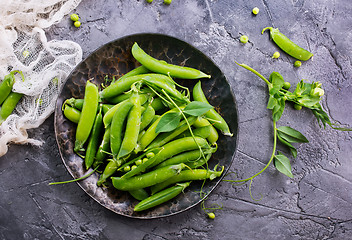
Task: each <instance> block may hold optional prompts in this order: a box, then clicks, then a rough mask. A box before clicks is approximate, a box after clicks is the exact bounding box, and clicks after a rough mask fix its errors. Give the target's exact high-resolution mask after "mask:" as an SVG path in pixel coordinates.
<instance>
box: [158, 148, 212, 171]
mask: <svg viewBox="0 0 352 240" xmlns="http://www.w3.org/2000/svg"><path fill="white" fill-rule="evenodd" d="M216 150H217V148H209V149H206V150H203V153H204V154H205V155H206V159H205V160H204V159H203V157H202V155H201V152H200V150H199V149H196V150H192V151H187V152H183V153H180V154H178V155H176V156H173V157H172V158H169V159H167V160H165V161H164V162H162V163H160V164H159V165H157V166H156V168H160V167H165V166H168V165H174V164H179V163H184V164H187V166H189V167H190V168H196V167H199V166H202V165H203V164H204V163H205V162H206V161H208V160H209V159H210V157H211V154H212V153H214V152H215V151H216Z"/></svg>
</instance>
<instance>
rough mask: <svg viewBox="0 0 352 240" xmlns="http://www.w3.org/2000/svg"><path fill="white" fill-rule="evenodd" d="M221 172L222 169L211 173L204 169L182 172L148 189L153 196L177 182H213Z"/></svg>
mask: <svg viewBox="0 0 352 240" xmlns="http://www.w3.org/2000/svg"><path fill="white" fill-rule="evenodd" d="M223 171H224V167H222V168H221V170H220V171H211V170H206V169H193V170H182V171H181V172H180V174H178V175H175V176H173V177H171V178H169V179H167V180H166V181H164V182H162V183H158V184H155V185H154V186H152V187H151V188H150V189H151V192H152V194H155V193H156V192H159V191H160V190H162V189H164V188H166V187H168V186H170V185H172V184H175V183H179V182H187V181H199V180H205V179H210V180H213V179H214V178H217V177H220V176H221V174H222V173H223Z"/></svg>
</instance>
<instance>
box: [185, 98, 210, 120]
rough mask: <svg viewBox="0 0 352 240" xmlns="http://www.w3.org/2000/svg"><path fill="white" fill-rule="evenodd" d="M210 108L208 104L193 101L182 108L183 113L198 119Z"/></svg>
mask: <svg viewBox="0 0 352 240" xmlns="http://www.w3.org/2000/svg"><path fill="white" fill-rule="evenodd" d="M212 108H213V106H212V105H210V104H209V103H205V102H198V101H193V102H190V103H189V104H188V105H187V106H186V107H185V108H184V110H183V112H184V113H186V114H188V115H191V116H196V117H199V116H202V115H203V114H205V113H206V112H208V111H209V110H210V109H212Z"/></svg>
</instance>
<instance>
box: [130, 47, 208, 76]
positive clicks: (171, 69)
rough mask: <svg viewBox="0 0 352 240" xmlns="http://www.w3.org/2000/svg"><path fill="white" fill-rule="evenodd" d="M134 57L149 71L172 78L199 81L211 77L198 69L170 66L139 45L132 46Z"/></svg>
mask: <svg viewBox="0 0 352 240" xmlns="http://www.w3.org/2000/svg"><path fill="white" fill-rule="evenodd" d="M132 55H133V57H134V58H135V59H136V60H137V61H138V62H140V63H141V64H142V65H143V66H145V67H146V68H148V69H149V70H151V71H153V72H157V73H161V74H165V75H170V76H171V77H176V78H184V79H198V78H210V77H211V76H210V75H208V74H205V73H203V72H201V71H199V70H197V69H194V68H190V67H181V66H177V65H173V64H168V63H166V62H165V61H160V60H157V59H155V58H153V57H151V56H150V55H148V54H147V53H146V52H144V51H143V49H141V48H140V47H139V46H138V44H137V43H134V44H133V46H132Z"/></svg>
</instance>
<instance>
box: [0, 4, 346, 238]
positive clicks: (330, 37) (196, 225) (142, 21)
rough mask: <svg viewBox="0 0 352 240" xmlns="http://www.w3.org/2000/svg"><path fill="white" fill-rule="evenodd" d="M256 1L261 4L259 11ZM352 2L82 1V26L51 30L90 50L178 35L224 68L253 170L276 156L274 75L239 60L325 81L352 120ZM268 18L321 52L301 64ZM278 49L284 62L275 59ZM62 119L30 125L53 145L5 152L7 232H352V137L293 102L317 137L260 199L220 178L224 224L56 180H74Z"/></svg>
mask: <svg viewBox="0 0 352 240" xmlns="http://www.w3.org/2000/svg"><path fill="white" fill-rule="evenodd" d="M253 7H259V9H260V13H259V14H258V15H257V16H254V15H252V14H251V10H252V9H253ZM351 10H352V4H351V2H350V1H349V0H333V1H331V0H329V1H328V0H316V1H305V0H261V1H259V0H246V1H245V0H173V2H172V4H171V5H170V6H166V5H164V4H163V3H162V0H154V2H153V3H152V4H147V3H146V2H145V1H144V0H130V1H127V0H83V1H82V2H81V4H80V5H79V6H78V7H77V9H76V12H77V13H78V14H79V15H80V17H81V20H82V26H81V27H80V28H78V29H76V28H75V27H73V26H72V22H71V21H70V20H69V17H66V18H65V19H64V20H62V22H60V23H59V24H57V25H55V26H53V27H51V28H50V29H47V36H48V38H49V39H68V40H73V41H75V42H78V43H79V44H81V46H82V48H83V52H84V57H86V56H88V55H89V54H90V53H91V52H92V51H93V50H94V49H96V48H98V47H100V46H101V45H103V44H104V43H107V42H109V41H111V40H114V39H116V38H119V37H122V36H126V35H129V34H133V33H141V32H151V33H164V34H168V35H171V36H174V37H177V38H180V39H182V40H185V41H186V42H188V43H190V44H192V45H194V46H195V47H197V48H198V49H199V50H201V51H202V52H204V53H205V54H206V55H208V56H209V57H210V58H211V59H212V60H213V61H214V62H215V63H216V64H217V65H218V66H219V67H220V68H221V70H222V71H223V72H224V74H225V75H226V77H227V79H228V81H229V83H230V85H231V88H232V91H233V92H234V94H235V96H236V98H237V103H238V109H239V145H238V149H237V153H236V156H235V159H234V162H233V166H232V170H234V171H236V172H237V173H238V174H239V177H248V176H250V175H252V174H253V173H255V172H257V171H259V170H260V169H261V168H262V167H263V166H264V165H265V164H266V162H267V161H268V158H269V156H270V153H271V148H272V129H271V118H270V115H271V113H270V112H269V111H268V110H267V109H266V101H267V98H268V95H267V93H266V86H265V83H264V82H262V81H261V80H260V79H259V78H257V77H256V76H254V75H253V74H251V73H250V72H248V71H246V70H244V69H242V68H240V67H238V66H236V65H235V64H234V61H235V60H236V61H238V62H240V63H246V64H248V65H250V66H252V67H254V68H255V69H257V70H258V71H259V72H261V73H262V74H263V75H264V76H268V75H269V74H270V73H271V72H272V71H278V72H280V73H281V74H282V75H283V77H284V78H285V80H286V81H289V82H291V84H292V85H293V86H295V85H296V83H297V82H298V81H299V80H300V79H307V80H309V81H320V82H322V83H323V87H324V89H325V92H326V95H325V97H324V99H323V102H322V103H323V106H324V108H325V109H326V110H327V112H328V113H329V115H330V116H331V118H333V119H334V120H336V121H337V122H338V123H340V124H342V125H343V126H352V104H351V101H352V94H351V92H352V86H351V76H352V68H351V52H352V15H351V14H350V13H351ZM267 26H274V27H278V28H279V29H280V30H281V31H282V32H283V33H285V35H287V36H289V37H290V38H291V39H292V40H293V41H294V42H296V43H299V45H301V46H302V47H304V48H306V49H308V50H310V51H311V52H313V53H314V57H313V59H311V60H309V61H307V62H305V63H303V65H302V67H301V68H298V69H297V68H294V67H293V62H294V61H295V60H294V59H293V58H291V57H289V56H287V55H286V54H284V53H282V52H281V51H280V50H279V49H278V48H277V46H276V45H275V44H274V43H273V42H272V41H270V40H269V37H268V33H266V34H264V35H261V34H260V32H261V29H262V28H264V27H267ZM243 34H245V35H247V36H248V37H249V43H247V44H245V45H243V44H241V43H240V42H239V38H240V36H241V35H243ZM275 51H279V52H281V57H280V58H279V59H272V58H271V56H272V54H273V53H274V52H275ZM53 119H54V118H53V116H51V117H50V118H49V119H48V120H47V121H46V122H45V123H44V124H43V125H42V126H40V127H39V128H38V129H34V130H32V131H31V132H30V135H31V137H37V138H40V139H42V140H44V141H45V144H44V145H43V146H42V147H40V148H38V147H32V146H18V145H12V146H10V149H9V152H8V153H7V154H6V155H5V156H3V157H1V158H0V182H1V184H0V193H1V194H0V239H145V240H146V239H180V238H183V239H202V240H204V239H280V240H282V239H351V235H352V211H351V209H352V208H351V207H352V174H351V172H352V160H351V155H352V145H351V138H352V134H351V133H349V132H338V131H335V130H332V129H331V128H327V129H325V130H324V129H321V128H319V125H318V124H317V121H316V120H315V117H314V116H313V115H312V114H311V112H310V111H307V110H303V111H295V110H294V109H293V108H292V106H288V107H287V108H286V110H285V113H284V116H283V117H282V119H281V120H280V122H279V124H280V125H289V126H292V127H293V128H296V129H298V130H299V131H301V132H302V133H304V134H305V135H306V136H307V138H308V139H309V140H310V143H308V144H302V145H298V157H297V159H295V160H293V161H292V167H293V174H294V176H295V177H294V179H289V178H287V177H286V176H284V175H282V174H279V173H278V172H277V171H276V170H275V169H274V167H273V166H271V167H270V168H269V169H268V170H267V171H265V172H264V173H263V174H262V175H261V176H259V177H257V178H256V179H255V181H254V182H253V188H252V191H253V194H254V197H260V194H262V195H263V199H262V200H261V201H253V200H252V199H251V198H250V196H249V192H248V184H247V185H243V186H233V185H231V184H230V183H227V182H223V183H221V185H220V186H219V187H218V188H217V189H216V190H215V191H214V192H213V193H212V194H211V196H210V198H209V201H208V204H211V203H222V204H223V205H224V208H223V210H220V211H217V212H216V216H217V217H216V219H215V220H210V219H208V218H206V215H205V214H204V213H203V212H202V210H201V209H200V207H199V206H197V207H195V208H193V209H191V210H189V211H187V212H185V213H182V214H179V215H176V216H173V217H168V218H163V219H156V220H135V219H129V218H126V217H122V216H119V215H117V214H114V213H113V212H111V211H109V210H106V209H105V208H103V207H101V206H100V205H99V204H98V203H96V202H95V201H94V200H92V199H91V198H90V197H89V196H88V195H87V194H85V192H83V191H82V190H81V189H80V188H79V187H78V185H77V184H75V183H73V184H66V185H60V186H48V183H49V182H52V181H62V180H67V179H70V178H71V177H70V175H69V174H68V172H67V171H66V169H65V167H64V165H63V163H62V161H61V159H60V155H59V152H58V148H57V145H56V141H55V135H54V127H53ZM280 149H281V148H280ZM282 151H283V152H287V151H286V150H285V149H284V148H283V149H282Z"/></svg>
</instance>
